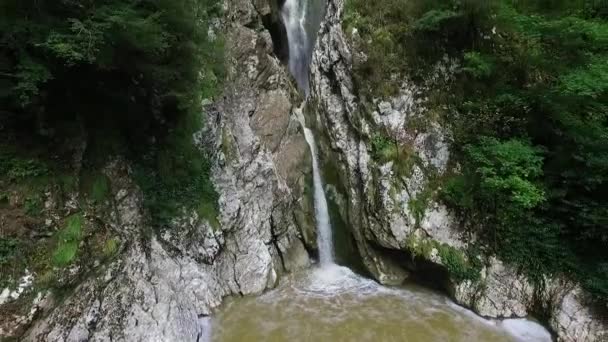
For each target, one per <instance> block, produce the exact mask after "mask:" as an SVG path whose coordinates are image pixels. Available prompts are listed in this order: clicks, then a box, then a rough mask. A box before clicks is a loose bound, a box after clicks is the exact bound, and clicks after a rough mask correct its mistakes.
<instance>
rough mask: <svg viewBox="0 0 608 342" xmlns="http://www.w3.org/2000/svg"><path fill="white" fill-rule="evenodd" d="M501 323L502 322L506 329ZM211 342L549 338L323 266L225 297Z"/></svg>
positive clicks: (522, 324)
mask: <svg viewBox="0 0 608 342" xmlns="http://www.w3.org/2000/svg"><path fill="white" fill-rule="evenodd" d="M507 323H508V324H507ZM213 341H218V342H220V341H221V342H237V341H238V342H241V341H269V342H283V341H289V342H299V341H302V342H305V341H311V342H312V341H315V342H316V341H420V342H432V341H454V342H457V341H462V342H470V341H496V342H501V341H504V342H510V341H539V342H543V341H551V338H550V336H549V334H548V333H547V332H546V331H545V330H544V329H543V328H542V327H540V326H538V325H537V324H535V323H532V322H529V321H526V320H509V321H508V322H506V323H502V322H495V321H488V320H484V319H482V318H480V317H477V316H476V315H474V314H473V313H471V312H470V311H467V310H465V309H463V308H461V307H459V306H456V305H455V304H453V303H452V302H450V301H449V299H448V298H446V297H444V296H441V295H438V294H436V293H433V292H430V291H428V290H424V289H422V288H419V287H415V286H407V287H403V288H388V287H384V286H381V285H378V284H377V283H376V282H374V281H372V280H369V279H366V278H363V277H360V276H358V275H356V274H354V273H353V272H352V271H350V270H349V269H348V268H345V267H341V266H338V265H329V266H325V267H323V268H316V269H313V270H308V271H304V272H302V273H299V274H294V275H291V276H288V277H285V278H283V279H282V282H281V284H280V285H279V286H278V288H277V289H275V290H272V291H270V292H268V293H266V294H264V295H262V296H260V297H250V298H237V299H231V300H229V301H228V302H227V303H226V304H225V305H224V307H223V309H222V310H221V311H220V312H219V313H218V314H217V315H216V317H215V318H214V322H213Z"/></svg>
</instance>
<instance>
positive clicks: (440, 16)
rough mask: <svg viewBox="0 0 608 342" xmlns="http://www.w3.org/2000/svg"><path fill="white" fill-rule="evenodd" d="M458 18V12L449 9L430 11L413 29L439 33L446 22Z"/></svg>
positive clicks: (416, 22) (415, 23)
mask: <svg viewBox="0 0 608 342" xmlns="http://www.w3.org/2000/svg"><path fill="white" fill-rule="evenodd" d="M458 16H459V14H458V13H457V12H455V11H453V10H449V9H440V10H430V11H428V12H426V13H424V15H423V16H422V18H420V19H418V20H416V21H415V22H414V25H413V28H414V30H417V31H439V30H440V29H441V28H442V27H443V26H444V24H445V22H446V21H448V20H450V19H454V18H457V17H458Z"/></svg>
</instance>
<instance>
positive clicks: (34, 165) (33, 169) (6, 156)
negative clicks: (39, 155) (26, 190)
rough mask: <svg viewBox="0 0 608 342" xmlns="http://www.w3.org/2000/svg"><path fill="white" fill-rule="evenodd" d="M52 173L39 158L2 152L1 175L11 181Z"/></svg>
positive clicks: (0, 157)
mask: <svg viewBox="0 0 608 342" xmlns="http://www.w3.org/2000/svg"><path fill="white" fill-rule="evenodd" d="M49 173H50V171H49V168H48V167H47V165H46V164H45V163H43V162H41V161H40V160H38V159H30V158H22V157H18V156H16V155H13V154H10V153H6V152H4V153H2V152H0V176H2V177H6V178H7V179H8V180H9V181H14V182H16V181H23V180H25V179H31V178H35V177H41V176H45V175H48V174H49Z"/></svg>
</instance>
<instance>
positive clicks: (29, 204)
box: [24, 195, 44, 216]
mask: <svg viewBox="0 0 608 342" xmlns="http://www.w3.org/2000/svg"><path fill="white" fill-rule="evenodd" d="M43 205H44V204H43V203H42V198H40V196H37V195H34V196H30V197H28V198H26V199H25V203H24V208H25V213H26V214H28V215H30V216H38V215H40V213H41V212H42V209H43Z"/></svg>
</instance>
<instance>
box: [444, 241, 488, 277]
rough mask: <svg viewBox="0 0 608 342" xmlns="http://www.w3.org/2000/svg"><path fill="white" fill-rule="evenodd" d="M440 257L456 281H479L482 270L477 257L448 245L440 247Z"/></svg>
mask: <svg viewBox="0 0 608 342" xmlns="http://www.w3.org/2000/svg"><path fill="white" fill-rule="evenodd" d="M437 250H438V255H439V257H440V258H441V262H442V263H443V264H444V265H445V267H446V268H447V269H448V271H449V272H450V275H451V277H452V278H453V279H454V280H456V281H463V280H478V279H479V278H480V271H481V269H482V266H483V265H482V263H481V260H479V259H478V258H477V255H470V256H469V255H467V254H465V253H464V252H462V251H460V250H458V249H456V248H454V247H451V246H449V245H446V244H442V245H438V248H437Z"/></svg>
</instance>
